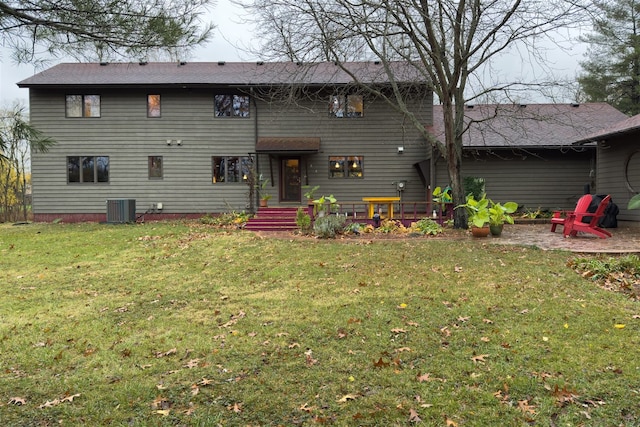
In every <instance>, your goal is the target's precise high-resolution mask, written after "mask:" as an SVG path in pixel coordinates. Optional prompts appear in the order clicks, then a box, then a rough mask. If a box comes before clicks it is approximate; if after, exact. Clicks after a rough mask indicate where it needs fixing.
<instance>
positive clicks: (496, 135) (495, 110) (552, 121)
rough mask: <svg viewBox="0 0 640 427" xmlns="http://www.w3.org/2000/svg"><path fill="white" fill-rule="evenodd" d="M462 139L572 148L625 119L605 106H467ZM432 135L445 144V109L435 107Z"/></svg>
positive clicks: (487, 144)
mask: <svg viewBox="0 0 640 427" xmlns="http://www.w3.org/2000/svg"><path fill="white" fill-rule="evenodd" d="M464 112H465V123H466V124H467V125H469V126H470V128H469V130H468V131H467V132H466V133H465V134H464V136H463V145H464V146H465V147H468V148H478V149H481V148H501V147H502V148H505V147H528V148H534V147H538V148H543V147H562V146H565V147H566V146H570V145H571V144H573V143H574V142H576V141H578V140H579V139H581V138H584V137H585V136H587V135H589V134H592V133H593V132H595V131H597V130H600V129H603V128H605V127H607V126H611V125H612V124H614V123H618V122H619V121H621V120H624V118H625V117H626V116H625V115H624V114H623V113H622V112H620V111H618V110H616V109H615V108H613V107H611V106H610V105H608V104H606V103H587V104H528V105H517V104H484V105H475V106H465V110H464ZM433 121H434V125H433V129H429V131H430V132H431V133H432V135H434V136H436V137H437V138H439V139H440V140H442V141H444V126H443V119H442V106H441V105H434V116H433Z"/></svg>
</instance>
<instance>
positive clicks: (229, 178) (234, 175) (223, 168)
mask: <svg viewBox="0 0 640 427" xmlns="http://www.w3.org/2000/svg"><path fill="white" fill-rule="evenodd" d="M211 160H212V169H213V177H212V179H211V182H213V183H214V184H217V183H221V182H244V181H246V179H247V176H248V175H249V172H250V164H251V159H250V158H249V157H232V156H220V157H218V156H214V157H212V159H211Z"/></svg>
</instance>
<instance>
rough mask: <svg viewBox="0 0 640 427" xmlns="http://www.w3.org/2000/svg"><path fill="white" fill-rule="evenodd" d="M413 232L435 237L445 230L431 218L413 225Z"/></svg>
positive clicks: (423, 219)
mask: <svg viewBox="0 0 640 427" xmlns="http://www.w3.org/2000/svg"><path fill="white" fill-rule="evenodd" d="M411 230H412V231H415V232H417V233H420V234H429V235H432V236H435V235H437V234H440V233H442V232H443V230H444V229H443V228H442V226H441V225H440V224H438V223H437V222H435V221H433V220H432V219H429V218H422V219H421V220H419V221H417V222H414V223H413V224H411Z"/></svg>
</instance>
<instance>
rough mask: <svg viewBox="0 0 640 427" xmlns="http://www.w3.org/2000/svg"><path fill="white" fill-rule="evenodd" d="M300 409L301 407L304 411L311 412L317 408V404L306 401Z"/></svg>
mask: <svg viewBox="0 0 640 427" xmlns="http://www.w3.org/2000/svg"><path fill="white" fill-rule="evenodd" d="M298 409H300V410H301V411H304V412H308V413H311V412H312V411H314V410H315V409H316V407H315V406H309V405H308V404H306V403H305V404H304V405H302V406H301V407H300V408H298Z"/></svg>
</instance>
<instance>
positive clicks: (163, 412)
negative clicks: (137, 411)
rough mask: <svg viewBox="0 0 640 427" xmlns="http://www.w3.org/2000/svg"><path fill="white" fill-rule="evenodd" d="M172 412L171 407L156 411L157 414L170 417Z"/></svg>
mask: <svg viewBox="0 0 640 427" xmlns="http://www.w3.org/2000/svg"><path fill="white" fill-rule="evenodd" d="M170 412H171V409H160V410H158V411H156V414H158V415H162V416H163V417H168V416H169V413H170Z"/></svg>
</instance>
